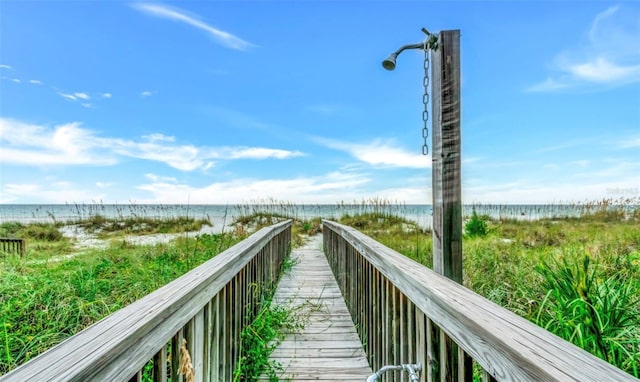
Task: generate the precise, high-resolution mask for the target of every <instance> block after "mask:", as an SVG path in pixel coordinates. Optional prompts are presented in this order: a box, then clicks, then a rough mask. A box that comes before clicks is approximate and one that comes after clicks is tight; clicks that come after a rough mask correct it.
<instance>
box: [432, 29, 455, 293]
mask: <svg viewBox="0 0 640 382" xmlns="http://www.w3.org/2000/svg"><path fill="white" fill-rule="evenodd" d="M431 65H432V66H431V68H432V72H431V73H432V84H433V85H432V86H433V87H432V89H433V97H432V113H431V114H432V118H433V125H432V126H433V134H432V137H433V148H432V159H433V169H432V174H433V175H432V176H433V183H432V187H433V270H434V271H436V272H438V273H440V274H441V275H444V276H446V277H448V278H450V279H452V280H454V281H456V282H458V283H462V202H461V187H460V31H459V30H450V31H442V32H440V36H439V38H438V49H437V50H436V51H434V52H433V55H432V64H431Z"/></svg>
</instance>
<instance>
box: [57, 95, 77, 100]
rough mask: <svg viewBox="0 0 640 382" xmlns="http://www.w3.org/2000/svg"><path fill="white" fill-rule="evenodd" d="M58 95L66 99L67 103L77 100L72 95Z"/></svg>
mask: <svg viewBox="0 0 640 382" xmlns="http://www.w3.org/2000/svg"><path fill="white" fill-rule="evenodd" d="M58 95H59V96H60V97H62V98H66V99H68V100H69V101H75V100H77V99H78V97H76V96H74V95H73V94H66V93H58Z"/></svg>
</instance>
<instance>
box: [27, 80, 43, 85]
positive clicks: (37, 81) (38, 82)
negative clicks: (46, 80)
mask: <svg viewBox="0 0 640 382" xmlns="http://www.w3.org/2000/svg"><path fill="white" fill-rule="evenodd" d="M29 83H30V84H34V85H42V81H40V80H29Z"/></svg>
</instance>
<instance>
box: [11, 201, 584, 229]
mask: <svg viewBox="0 0 640 382" xmlns="http://www.w3.org/2000/svg"><path fill="white" fill-rule="evenodd" d="M473 210H476V212H477V213H478V214H481V215H488V216H491V217H494V218H510V219H526V220H529V219H539V218H546V217H556V216H579V215H580V214H582V213H584V206H580V205H563V204H557V205H555V204H548V205H507V204H505V205H491V204H475V205H464V206H463V216H465V217H468V216H470V215H471V213H472V211H473ZM253 212H268V213H278V214H284V215H287V216H294V217H296V218H298V219H303V220H304V219H311V218H316V217H321V218H325V219H338V218H340V217H341V216H343V215H346V214H349V215H355V214H359V213H364V212H382V213H389V214H394V215H399V216H403V217H405V218H407V219H409V220H412V221H415V222H416V223H418V224H419V225H420V226H421V227H423V228H431V224H432V213H433V210H432V206H431V205H428V204H375V203H374V204H369V203H362V204H317V205H311V204H287V203H282V204H278V203H266V204H244V205H234V206H230V205H212V204H200V205H186V204H133V203H132V204H101V203H100V204H42V205H37V204H0V223H4V222H9V221H15V222H20V223H29V222H71V221H77V220H82V219H86V218H89V217H91V216H95V215H101V216H104V217H107V218H127V217H148V218H154V219H163V218H171V217H179V216H191V217H194V218H205V219H209V220H210V221H211V223H212V224H213V225H214V227H215V226H218V227H224V226H228V225H229V224H231V223H232V222H233V220H234V218H235V217H238V216H243V215H248V214H251V213H253Z"/></svg>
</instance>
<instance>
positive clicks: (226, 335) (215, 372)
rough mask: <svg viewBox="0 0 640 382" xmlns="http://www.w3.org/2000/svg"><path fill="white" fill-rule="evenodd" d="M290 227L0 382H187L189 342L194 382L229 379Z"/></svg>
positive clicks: (237, 249) (260, 235)
mask: <svg viewBox="0 0 640 382" xmlns="http://www.w3.org/2000/svg"><path fill="white" fill-rule="evenodd" d="M290 244H291V221H286V222H282V223H278V224H276V225H274V226H271V227H268V228H263V229H261V230H260V231H258V232H257V233H255V234H253V235H252V236H250V237H249V238H247V239H246V240H244V241H242V242H240V243H238V244H237V245H235V246H234V247H232V248H230V249H228V250H226V251H225V252H223V253H221V254H219V255H217V256H215V257H214V258H213V259H211V260H209V261H207V262H206V263H204V264H203V265H201V266H199V267H198V268H196V269H194V270H192V271H190V272H189V273H187V274H185V275H184V276H182V277H180V278H178V279H176V280H175V281H173V282H171V283H169V284H167V285H166V286H164V287H162V288H160V289H158V290H156V291H155V292H153V293H151V294H149V295H147V296H145V297H143V298H142V299H140V300H138V301H136V302H134V303H132V304H131V305H128V306H126V307H125V308H123V309H121V310H118V311H117V312H115V313H113V314H111V315H110V316H108V317H106V318H104V319H103V320H101V321H99V322H97V323H96V324H94V325H92V326H90V327H89V328H87V329H85V330H84V331H82V332H80V333H78V334H77V335H75V336H73V337H71V338H69V339H67V340H66V341H64V342H62V343H61V344H59V345H58V346H55V347H53V348H52V349H50V350H48V351H46V352H45V353H43V354H41V355H40V356H38V357H37V358H34V359H33V360H31V361H29V362H27V363H25V364H23V365H21V366H19V367H18V368H16V369H15V370H13V371H11V372H9V373H7V374H5V375H4V376H2V377H0V381H2V382H24V381H141V379H142V374H143V370H145V369H146V370H147V371H146V373H147V375H148V374H149V373H152V380H153V381H163V382H164V381H167V380H170V381H172V382H182V381H186V379H185V378H183V376H182V375H179V373H178V368H179V364H180V358H181V355H184V354H181V353H184V352H182V351H180V352H179V351H178V349H180V347H181V345H182V343H183V341H182V340H183V339H185V340H186V344H187V349H188V353H189V355H190V357H191V361H192V365H193V368H194V370H195V381H196V382H202V381H219V380H221V381H231V380H232V377H233V371H234V369H235V367H236V364H237V361H238V357H239V356H240V353H241V351H242V348H241V346H240V333H241V331H242V330H243V329H244V328H245V327H246V325H247V324H248V323H249V322H250V321H251V320H252V319H253V317H254V315H255V314H256V313H257V311H258V309H259V305H260V304H259V302H260V301H261V299H262V297H263V295H264V293H265V291H266V290H267V289H268V288H270V287H271V286H272V285H273V284H274V282H275V281H276V280H277V279H278V277H279V272H280V269H281V265H282V261H283V260H284V258H285V257H286V255H287V254H288V252H289V250H290Z"/></svg>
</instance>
